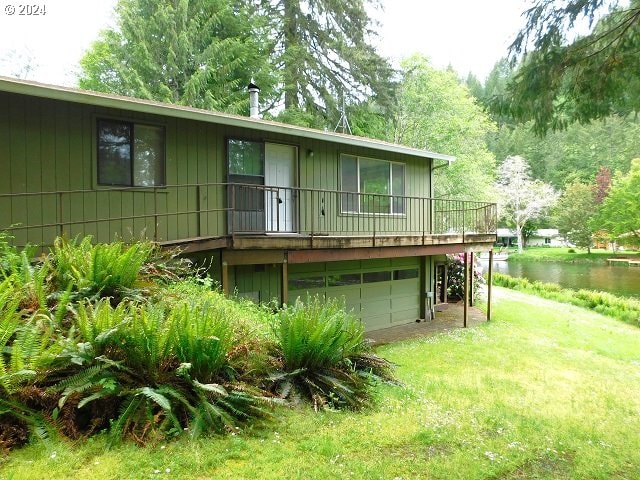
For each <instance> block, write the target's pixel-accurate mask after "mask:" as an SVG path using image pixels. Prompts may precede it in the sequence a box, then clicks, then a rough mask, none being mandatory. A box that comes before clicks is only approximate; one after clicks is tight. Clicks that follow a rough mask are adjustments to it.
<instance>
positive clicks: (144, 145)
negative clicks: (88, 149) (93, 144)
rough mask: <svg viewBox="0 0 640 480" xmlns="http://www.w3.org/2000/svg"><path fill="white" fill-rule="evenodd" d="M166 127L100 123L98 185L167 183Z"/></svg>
mask: <svg viewBox="0 0 640 480" xmlns="http://www.w3.org/2000/svg"><path fill="white" fill-rule="evenodd" d="M164 137H165V135H164V127H158V126H153V125H141V124H137V123H131V122H122V121H119V120H98V184H99V185H118V186H125V187H152V186H157V185H164V184H165V148H164Z"/></svg>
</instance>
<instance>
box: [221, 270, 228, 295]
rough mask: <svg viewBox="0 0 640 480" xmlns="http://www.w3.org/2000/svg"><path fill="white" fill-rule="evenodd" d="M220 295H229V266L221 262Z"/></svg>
mask: <svg viewBox="0 0 640 480" xmlns="http://www.w3.org/2000/svg"><path fill="white" fill-rule="evenodd" d="M222 293H224V294H225V295H229V264H228V263H227V262H222Z"/></svg>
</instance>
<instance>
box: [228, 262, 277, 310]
mask: <svg viewBox="0 0 640 480" xmlns="http://www.w3.org/2000/svg"><path fill="white" fill-rule="evenodd" d="M229 269H230V270H232V272H233V273H232V275H230V283H231V289H230V292H231V291H233V292H235V293H237V295H238V296H239V297H242V298H248V299H250V300H253V301H254V302H257V303H260V302H262V303H267V302H270V301H272V300H274V299H275V301H276V302H277V303H279V302H280V298H281V297H282V265H236V266H233V267H229Z"/></svg>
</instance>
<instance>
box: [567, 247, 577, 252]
mask: <svg viewBox="0 0 640 480" xmlns="http://www.w3.org/2000/svg"><path fill="white" fill-rule="evenodd" d="M567 253H576V250H575V248H570V249H569V250H567Z"/></svg>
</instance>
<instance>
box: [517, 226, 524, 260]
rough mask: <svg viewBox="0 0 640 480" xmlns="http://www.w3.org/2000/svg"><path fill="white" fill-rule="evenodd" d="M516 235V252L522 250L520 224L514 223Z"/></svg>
mask: <svg viewBox="0 0 640 480" xmlns="http://www.w3.org/2000/svg"><path fill="white" fill-rule="evenodd" d="M516 236H517V237H518V253H522V250H523V243H522V242H523V238H522V225H520V224H516Z"/></svg>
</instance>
